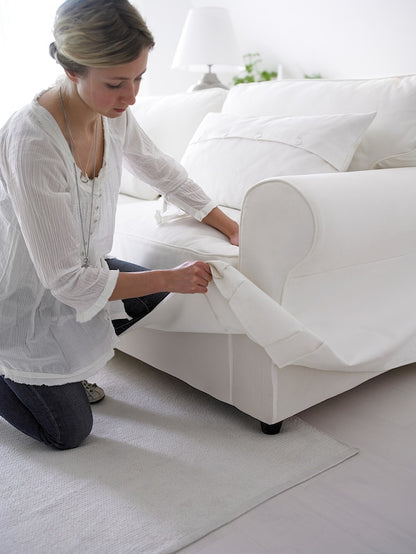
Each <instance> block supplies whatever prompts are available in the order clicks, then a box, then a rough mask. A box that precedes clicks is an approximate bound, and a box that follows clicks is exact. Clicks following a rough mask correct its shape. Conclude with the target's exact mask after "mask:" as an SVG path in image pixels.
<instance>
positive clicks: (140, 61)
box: [71, 49, 149, 118]
mask: <svg viewBox="0 0 416 554" xmlns="http://www.w3.org/2000/svg"><path fill="white" fill-rule="evenodd" d="M148 54H149V51H148V50H147V49H146V50H144V51H143V52H142V53H141V54H140V56H139V57H138V58H136V59H135V60H133V61H132V62H129V63H126V64H124V65H118V66H114V67H105V68H95V67H92V68H90V69H89V70H88V73H87V74H86V75H84V76H75V77H74V76H72V79H71V80H73V81H74V83H75V85H76V88H77V92H78V94H79V96H80V98H81V99H82V101H83V102H84V103H85V104H86V105H87V106H88V107H89V108H90V109H91V110H92V111H94V112H96V113H99V114H101V115H104V116H106V117H110V118H114V117H119V116H120V115H121V114H122V113H123V112H124V111H125V110H126V109H127V108H128V107H129V106H131V105H132V104H134V103H135V101H136V96H137V93H138V92H139V88H140V82H141V79H142V76H143V73H144V72H145V71H146V67H147V57H148Z"/></svg>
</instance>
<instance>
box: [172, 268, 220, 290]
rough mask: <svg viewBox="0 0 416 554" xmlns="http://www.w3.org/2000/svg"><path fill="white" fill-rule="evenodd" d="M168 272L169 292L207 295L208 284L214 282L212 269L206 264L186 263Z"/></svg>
mask: <svg viewBox="0 0 416 554" xmlns="http://www.w3.org/2000/svg"><path fill="white" fill-rule="evenodd" d="M167 272H168V274H169V275H168V280H169V287H168V290H169V292H180V293H183V294H194V293H200V292H202V293H205V292H207V290H208V284H209V283H210V281H212V273H211V268H210V267H209V264H207V263H206V262H200V261H198V262H185V263H183V264H181V265H179V266H178V267H174V268H173V269H169V270H167Z"/></svg>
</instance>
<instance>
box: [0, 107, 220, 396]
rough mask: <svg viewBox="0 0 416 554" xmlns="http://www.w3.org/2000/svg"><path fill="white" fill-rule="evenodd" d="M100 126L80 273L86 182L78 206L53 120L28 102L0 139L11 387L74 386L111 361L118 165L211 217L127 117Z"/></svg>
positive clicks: (2, 305) (1, 319) (2, 312)
mask: <svg viewBox="0 0 416 554" xmlns="http://www.w3.org/2000/svg"><path fill="white" fill-rule="evenodd" d="M103 119H104V140H105V148H104V162H103V167H102V169H101V171H100V173H99V176H98V178H97V179H96V180H95V190H94V198H93V206H92V209H93V218H92V226H91V236H90V248H89V259H90V264H91V265H90V266H89V267H81V262H82V256H83V241H82V233H81V223H80V216H79V210H80V208H81V213H82V221H83V222H84V229H85V227H86V223H85V222H89V213H90V209H91V185H92V182H91V181H90V182H89V183H86V184H84V183H82V182H81V181H80V180H79V181H78V183H79V190H80V203H79V204H78V199H77V191H76V186H75V176H74V161H73V157H72V154H71V151H70V149H69V147H68V144H67V142H66V140H65V138H64V136H63V134H62V132H61V131H60V129H59V126H58V125H57V123H56V121H55V119H54V118H53V117H52V116H51V114H50V113H49V112H48V111H47V110H45V109H44V108H43V107H41V106H40V104H39V103H38V102H37V99H35V100H34V101H33V102H32V104H30V105H29V106H27V107H25V108H23V109H22V110H20V111H19V112H17V113H16V114H14V115H13V116H12V117H11V119H10V120H9V121H8V122H7V123H6V125H5V126H4V127H3V128H2V129H1V131H0V149H1V150H0V259H1V260H2V265H1V267H0V374H3V375H5V376H6V377H8V378H10V379H12V380H14V381H16V382H20V383H27V384H47V385H57V384H63V383H68V382H74V381H80V380H82V379H87V378H88V377H90V376H92V375H93V374H94V373H95V372H97V371H98V370H99V369H101V368H102V367H103V366H104V364H105V363H106V362H107V361H108V360H109V359H110V358H111V357H112V356H113V348H114V346H115V344H116V341H117V338H116V335H115V333H114V330H113V326H112V324H111V320H110V316H109V313H108V310H107V304H108V298H109V297H110V296H111V293H112V291H113V289H114V287H115V285H116V281H117V277H118V271H111V270H110V269H109V268H108V266H107V264H106V263H105V256H106V255H107V254H108V253H109V252H110V251H111V247H112V240H113V232H114V220H115V211H116V206H117V196H118V192H119V187H120V179H121V169H122V162H123V161H124V162H125V163H126V165H128V167H129V169H130V171H132V172H133V173H134V174H136V175H137V176H138V177H140V178H141V179H143V180H145V181H147V182H148V183H149V184H151V185H152V186H154V187H155V188H156V189H157V190H158V191H159V192H161V193H162V194H163V195H165V197H166V198H167V200H169V201H170V202H172V203H174V204H176V205H177V206H179V207H180V208H182V209H183V210H185V211H186V212H187V213H189V214H190V215H192V216H194V217H195V218H197V219H199V220H201V219H203V218H204V217H205V216H206V215H207V214H208V213H209V212H210V211H211V210H212V209H213V208H214V207H215V204H214V203H213V202H212V201H210V199H209V198H208V197H207V196H206V195H205V193H204V192H203V191H202V190H201V189H200V188H199V187H198V186H197V185H196V184H195V183H194V182H193V181H191V180H190V179H189V178H188V176H187V174H186V172H185V170H184V169H183V168H182V167H181V166H180V165H179V164H177V163H176V162H175V161H174V160H173V159H172V158H171V157H169V156H167V155H165V154H163V153H162V152H160V150H158V149H157V147H156V146H155V145H154V144H153V143H152V142H151V140H150V139H149V138H148V137H147V135H146V134H145V133H144V132H143V130H142V129H141V128H140V127H139V125H138V124H137V122H136V120H135V118H134V117H133V115H132V114H131V112H130V111H129V110H127V112H126V113H124V114H123V115H122V116H120V117H119V118H116V119H107V118H103ZM77 173H78V175H79V171H77ZM87 231H88V229H86V230H85V232H87Z"/></svg>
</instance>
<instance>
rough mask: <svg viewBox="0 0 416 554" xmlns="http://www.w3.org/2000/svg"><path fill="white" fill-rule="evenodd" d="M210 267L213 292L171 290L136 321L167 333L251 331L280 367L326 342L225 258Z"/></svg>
mask: <svg viewBox="0 0 416 554" xmlns="http://www.w3.org/2000/svg"><path fill="white" fill-rule="evenodd" d="M210 265H211V269H212V274H213V282H212V283H211V285H210V286H209V288H208V292H207V294H205V295H202V294H196V295H181V294H170V295H169V296H167V297H166V298H165V299H164V300H163V302H162V303H161V304H159V305H158V306H157V307H156V308H155V309H154V310H153V311H152V312H151V313H150V314H149V315H148V316H146V317H145V318H143V319H142V320H141V321H139V322H138V323H137V324H136V325H137V326H141V327H148V328H151V329H159V330H163V331H176V332H188V333H222V334H224V333H231V334H246V335H247V336H248V337H250V339H252V340H253V341H254V342H256V343H257V344H259V345H260V346H262V347H264V348H265V350H266V351H267V352H268V353H269V355H270V356H271V357H272V359H273V361H274V362H275V363H276V364H277V365H278V366H279V367H283V366H285V365H289V364H291V363H294V362H295V361H296V360H298V359H299V358H302V357H303V356H305V355H307V354H308V353H311V352H314V351H315V350H317V349H318V348H319V347H320V346H321V345H322V341H321V340H320V339H319V338H318V337H315V336H314V335H313V333H311V332H309V331H308V330H307V329H305V328H304V327H303V326H302V325H301V323H299V322H298V321H297V320H296V319H295V318H294V317H293V316H292V315H291V314H289V313H288V312H287V311H286V310H285V309H284V308H282V306H280V304H278V303H277V302H275V301H274V300H273V299H272V298H270V297H269V296H268V295H267V294H265V293H264V292H263V291H262V290H260V289H259V288H258V287H257V286H256V285H255V284H254V283H252V282H251V281H249V280H248V279H247V278H246V277H245V276H244V275H243V274H242V273H240V272H239V271H238V270H237V269H235V268H234V267H233V266H231V265H229V264H227V263H225V262H219V261H215V262H210ZM133 327H135V326H133ZM133 327H132V328H133Z"/></svg>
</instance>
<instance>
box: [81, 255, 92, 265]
mask: <svg viewBox="0 0 416 554" xmlns="http://www.w3.org/2000/svg"><path fill="white" fill-rule="evenodd" d="M89 265H90V261H89V259H88V257H87V256H86V257H85V258H84V259H83V260H82V266H81V267H88V266H89Z"/></svg>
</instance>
